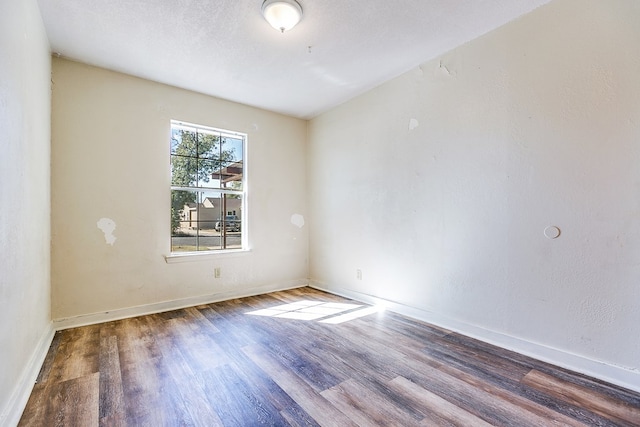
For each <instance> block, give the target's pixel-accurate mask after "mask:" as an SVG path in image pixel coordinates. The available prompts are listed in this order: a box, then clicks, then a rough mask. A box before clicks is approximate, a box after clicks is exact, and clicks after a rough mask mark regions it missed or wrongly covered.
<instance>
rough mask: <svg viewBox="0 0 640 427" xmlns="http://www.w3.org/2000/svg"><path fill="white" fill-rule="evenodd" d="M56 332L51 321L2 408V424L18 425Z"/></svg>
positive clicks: (0, 419) (0, 416) (0, 418)
mask: <svg viewBox="0 0 640 427" xmlns="http://www.w3.org/2000/svg"><path fill="white" fill-rule="evenodd" d="M54 333H55V331H54V329H53V325H52V324H51V323H49V324H48V325H47V327H46V328H45V330H44V332H43V333H42V336H41V337H40V339H39V340H38V344H37V345H36V348H35V349H34V351H33V353H31V357H30V358H29V361H28V363H27V364H26V366H25V369H24V370H23V371H22V375H20V379H19V380H18V383H17V384H16V387H15V389H14V390H13V393H11V396H10V397H9V400H8V402H7V404H6V406H5V407H4V408H3V409H2V412H1V414H0V425H1V426H17V425H18V422H20V417H22V412H23V411H24V408H25V407H26V406H27V402H28V401H29V396H31V392H32V391H33V386H34V385H35V383H36V379H37V378H38V374H39V373H40V369H42V365H43V363H44V359H45V358H46V357H47V352H48V351H49V347H51V342H52V341H53V335H54Z"/></svg>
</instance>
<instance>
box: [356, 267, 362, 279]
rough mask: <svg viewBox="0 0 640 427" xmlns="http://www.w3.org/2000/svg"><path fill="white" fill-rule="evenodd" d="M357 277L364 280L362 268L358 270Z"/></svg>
mask: <svg viewBox="0 0 640 427" xmlns="http://www.w3.org/2000/svg"><path fill="white" fill-rule="evenodd" d="M356 279H358V280H362V270H360V269H357V270H356Z"/></svg>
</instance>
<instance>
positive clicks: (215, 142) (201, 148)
mask: <svg viewBox="0 0 640 427" xmlns="http://www.w3.org/2000/svg"><path fill="white" fill-rule="evenodd" d="M197 156H198V157H200V158H205V159H217V158H219V157H220V137H219V136H218V135H213V134H210V133H204V132H198V153H197Z"/></svg>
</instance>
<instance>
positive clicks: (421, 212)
mask: <svg viewBox="0 0 640 427" xmlns="http://www.w3.org/2000/svg"><path fill="white" fill-rule="evenodd" d="M639 22H640V2H638V1H635V0H615V1H599V0H590V1H583V0H556V1H553V2H551V3H549V4H548V5H546V6H543V7H541V8H540V9H538V10H536V11H534V12H532V13H531V14H529V15H527V16H525V17H523V18H521V19H518V20H517V21H515V22H512V23H510V24H508V25H506V26H504V27H502V28H500V29H498V30H496V31H494V32H492V33H490V34H488V35H486V36H484V37H482V38H480V39H477V40H475V41H473V42H471V43H468V44H467V45H464V46H461V47H459V48H457V49H455V50H453V51H451V52H449V53H447V54H445V55H442V56H441V57H440V58H437V59H435V60H433V61H430V62H428V63H425V64H423V65H422V66H420V67H419V68H416V69H414V70H412V71H410V72H408V73H406V74H404V75H402V76H401V77H399V78H396V79H394V80H392V81H389V82H387V83H385V84H383V85H381V86H380V87H378V88H376V89H374V90H372V91H370V92H368V93H366V94H364V95H362V96H360V97H358V98H357V99H354V100H352V101H350V102H347V103H346V104H344V105H342V106H340V107H338V108H335V109H333V110H331V111H329V112H327V113H326V114H323V115H321V116H320V117H317V118H316V119H314V120H312V121H311V122H310V125H309V151H308V153H309V156H308V159H309V175H308V176H309V194H310V202H309V212H311V222H310V224H311V229H310V242H311V245H310V259H311V266H310V275H311V279H312V280H313V282H314V283H315V284H316V285H318V286H321V287H324V288H327V289H331V290H333V291H337V292H341V293H345V294H350V295H357V296H363V295H365V296H375V297H378V298H382V299H385V300H387V301H393V302H396V303H398V306H401V307H405V309H406V310H408V311H412V312H413V313H418V315H420V316H422V317H424V318H428V319H435V320H438V321H439V322H440V323H443V324H445V325H448V326H453V327H455V328H457V329H459V330H462V331H464V332H467V333H472V334H474V335H476V336H479V337H482V338H483V339H489V340H493V341H496V342H499V343H501V344H503V345H508V346H509V345H510V346H512V347H514V348H517V349H518V350H520V351H525V352H529V353H536V352H540V353H541V354H543V355H546V356H549V355H552V356H551V357H547V358H554V357H555V358H556V360H554V361H555V362H558V363H560V364H565V365H572V367H576V364H578V365H579V364H581V363H584V366H586V367H587V368H585V369H586V370H591V373H592V374H596V375H599V376H601V377H616V378H612V379H613V380H615V381H616V382H618V383H623V384H627V385H629V386H632V387H634V388H636V389H639V390H640V379H639V375H640V359H639V357H638V355H640V340H639V339H638V337H640V286H639V285H638V283H639V281H640V214H639V212H640V167H639V166H638V165H640V49H638V46H639V45H640V25H638V23H639ZM354 165H357V167H355V166H354ZM407 200H412V202H411V203H410V204H408V203H407ZM381 207H384V209H381ZM551 225H553V226H558V227H559V228H560V229H561V231H562V234H561V236H560V237H559V238H557V239H555V240H550V239H547V238H546V237H545V236H544V235H543V230H544V229H545V227H547V226H551ZM356 269H361V270H362V280H358V279H357V278H356ZM531 348H533V349H534V350H531ZM555 350H560V351H559V352H555ZM573 356H576V357H573ZM591 362H593V363H591ZM600 362H604V364H605V365H602V366H601V365H600ZM577 367H578V368H580V366H577ZM609 368H611V369H609Z"/></svg>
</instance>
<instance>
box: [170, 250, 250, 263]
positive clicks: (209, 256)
mask: <svg viewBox="0 0 640 427" xmlns="http://www.w3.org/2000/svg"><path fill="white" fill-rule="evenodd" d="M250 252H251V249H226V250H219V251H200V252H182V253H181V252H173V253H171V254H169V255H164V260H165V262H166V263H167V264H175V263H178V262H193V261H211V260H213V259H219V258H221V257H225V258H228V257H233V256H242V255H247V254H249V253H250Z"/></svg>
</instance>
